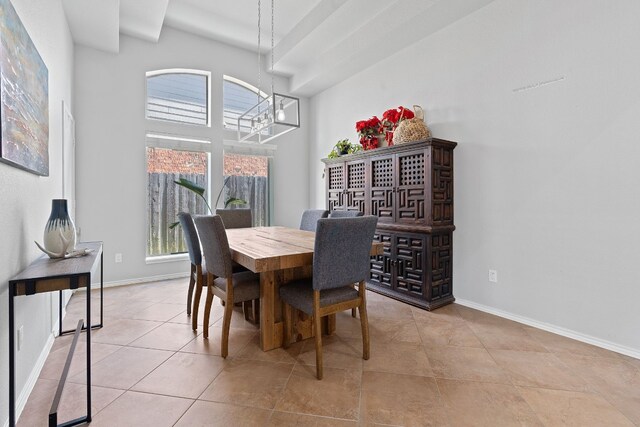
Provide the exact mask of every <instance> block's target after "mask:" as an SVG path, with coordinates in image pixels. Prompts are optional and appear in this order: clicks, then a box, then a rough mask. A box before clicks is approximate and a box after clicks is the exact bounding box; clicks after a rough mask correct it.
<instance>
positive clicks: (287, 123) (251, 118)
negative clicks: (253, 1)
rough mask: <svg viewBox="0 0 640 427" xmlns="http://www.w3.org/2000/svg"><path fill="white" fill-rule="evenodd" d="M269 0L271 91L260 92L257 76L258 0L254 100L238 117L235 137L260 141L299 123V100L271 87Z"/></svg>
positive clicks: (260, 58)
mask: <svg viewBox="0 0 640 427" xmlns="http://www.w3.org/2000/svg"><path fill="white" fill-rule="evenodd" d="M274 2H275V0H271V95H268V96H266V97H263V96H262V93H263V92H262V91H261V90H260V83H261V82H260V77H261V68H262V66H261V65H262V54H261V53H260V34H261V33H260V32H261V30H262V28H261V22H260V21H261V13H260V12H261V10H260V9H261V0H258V94H257V95H258V103H257V104H256V105H254V106H253V107H251V108H250V109H248V110H247V111H245V112H244V113H243V114H241V115H240V117H238V141H250V142H258V143H260V144H264V143H265V142H268V141H271V140H273V139H274V138H277V137H279V136H281V135H284V134H285V133H288V132H291V131H292V130H295V129H297V128H299V127H300V100H299V99H298V98H295V97H293V96H289V95H284V94H281V93H276V92H274V91H273V63H274V60H273V58H274V26H273V22H274V18H273V17H274V8H275V5H274Z"/></svg>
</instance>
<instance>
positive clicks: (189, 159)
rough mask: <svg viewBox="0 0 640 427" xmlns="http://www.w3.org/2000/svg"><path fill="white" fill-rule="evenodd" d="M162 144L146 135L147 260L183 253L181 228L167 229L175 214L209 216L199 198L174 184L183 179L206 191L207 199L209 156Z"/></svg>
mask: <svg viewBox="0 0 640 427" xmlns="http://www.w3.org/2000/svg"><path fill="white" fill-rule="evenodd" d="M163 142H166V141H163V140H162V138H161V137H155V138H154V137H151V136H149V135H148V136H147V226H148V230H147V236H148V238H147V257H156V256H161V255H170V254H175V253H181V252H186V250H187V248H186V246H185V244H184V237H183V232H182V229H181V227H175V228H170V225H171V224H172V223H174V222H177V221H178V213H179V212H190V213H191V214H194V215H197V214H200V215H204V214H209V211H208V208H207V207H206V204H205V202H204V200H202V198H201V197H199V196H198V195H196V194H195V193H193V192H191V191H189V190H186V189H184V188H182V187H180V186H178V185H176V184H175V183H174V181H177V180H179V179H180V178H186V179H188V180H190V181H192V182H195V183H196V184H198V185H199V186H201V187H203V188H205V189H207V191H206V192H205V197H208V195H209V191H208V190H209V163H210V162H209V153H207V152H204V151H190V150H186V149H176V148H166V147H162V145H163V144H162V143H163ZM207 203H209V201H208V200H207Z"/></svg>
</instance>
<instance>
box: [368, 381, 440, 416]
mask: <svg viewBox="0 0 640 427" xmlns="http://www.w3.org/2000/svg"><path fill="white" fill-rule="evenodd" d="M360 421H361V423H364V424H365V425H371V424H387V425H403V426H446V425H448V419H447V415H446V413H445V410H444V406H443V403H442V400H441V398H440V393H439V392H438V386H437V385H436V381H435V379H433V378H429V377H421V376H414V375H396V374H389V373H383V372H363V374H362V401H361V411H360Z"/></svg>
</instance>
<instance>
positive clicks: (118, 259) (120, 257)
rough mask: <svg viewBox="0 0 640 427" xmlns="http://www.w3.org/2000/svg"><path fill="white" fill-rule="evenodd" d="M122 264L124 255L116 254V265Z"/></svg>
mask: <svg viewBox="0 0 640 427" xmlns="http://www.w3.org/2000/svg"><path fill="white" fill-rule="evenodd" d="M120 262H122V254H116V263H120Z"/></svg>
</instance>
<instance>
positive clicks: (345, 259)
mask: <svg viewBox="0 0 640 427" xmlns="http://www.w3.org/2000/svg"><path fill="white" fill-rule="evenodd" d="M377 222H378V218H377V217H375V216H365V217H360V218H338V219H329V218H326V219H319V220H318V227H317V230H316V239H315V244H314V250H313V277H311V278H308V279H301V280H296V281H294V282H291V283H289V284H286V285H284V286H281V287H280V298H281V300H282V303H283V306H282V309H283V318H284V346H285V347H288V346H289V344H290V340H291V335H292V334H291V327H292V326H293V319H292V315H293V311H292V310H291V308H292V307H293V308H296V309H297V310H300V311H302V312H304V313H306V314H307V315H310V316H311V317H312V324H313V328H314V335H315V343H316V376H317V377H318V379H319V380H321V379H322V327H321V318H322V317H323V316H328V315H330V314H334V313H338V312H340V311H344V310H348V309H350V308H355V307H357V308H358V310H359V311H360V324H361V327H362V358H363V359H365V360H368V359H369V324H368V321H367V302H366V284H365V280H366V278H367V276H368V273H369V258H370V257H369V254H370V253H371V243H372V242H373V234H374V233H375V229H376V224H377ZM356 282H357V283H358V289H357V290H356V289H354V288H353V286H352V285H353V283H356Z"/></svg>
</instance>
